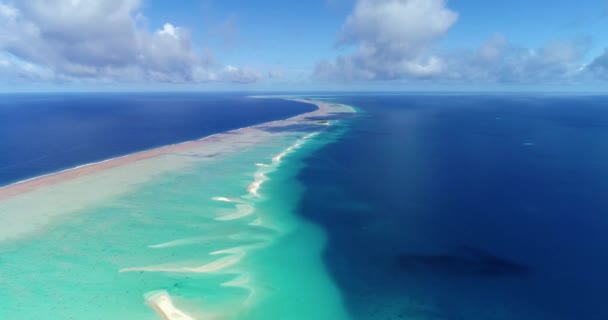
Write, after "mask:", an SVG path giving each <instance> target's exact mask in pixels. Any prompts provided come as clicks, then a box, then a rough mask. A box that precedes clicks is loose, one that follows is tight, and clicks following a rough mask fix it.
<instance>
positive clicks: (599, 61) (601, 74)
mask: <svg viewBox="0 0 608 320" xmlns="http://www.w3.org/2000/svg"><path fill="white" fill-rule="evenodd" d="M585 71H587V72H588V73H590V74H591V75H593V76H595V77H596V78H599V79H603V80H608V49H605V51H604V53H603V54H601V55H599V56H598V57H596V58H595V59H594V60H593V61H592V62H591V63H590V64H589V65H588V66H587V67H586V69H585Z"/></svg>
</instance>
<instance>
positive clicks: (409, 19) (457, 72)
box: [314, 0, 608, 84]
mask: <svg viewBox="0 0 608 320" xmlns="http://www.w3.org/2000/svg"><path fill="white" fill-rule="evenodd" d="M457 20H458V14H457V13H456V12H454V11H452V10H450V9H449V8H448V7H447V6H446V2H445V1H444V0H357V3H356V5H355V7H354V10H353V12H352V13H351V14H350V15H349V16H348V18H347V19H346V21H345V23H344V25H343V29H342V31H341V32H340V33H339V35H338V40H337V42H338V46H339V47H340V48H342V49H345V50H347V53H344V54H342V55H339V56H338V57H336V58H335V59H334V60H324V61H320V62H319V63H318V64H317V65H316V68H315V71H314V76H315V77H316V78H317V79H323V80H338V81H353V80H354V81H360V80H369V81H373V80H380V81H382V80H403V81H405V82H412V81H416V80H428V79H432V80H433V83H446V84H447V83H459V84H463V83H476V84H488V83H489V84H496V83H520V84H525V83H536V84H538V83H546V84H550V83H560V84H563V83H570V82H577V81H579V80H581V79H582V78H583V77H584V75H585V74H593V75H594V76H595V77H600V78H601V77H603V78H604V79H608V50H607V53H606V54H604V55H602V56H600V57H598V58H596V59H595V60H594V61H593V62H592V63H591V64H590V65H589V66H587V67H586V68H585V65H584V62H585V55H586V53H587V51H588V49H589V48H590V46H591V41H590V40H589V39H586V38H581V39H574V40H554V41H550V42H547V43H545V44H544V45H542V46H541V47H539V48H526V47H523V46H519V45H517V44H514V43H511V42H510V41H509V40H508V39H507V38H506V37H505V36H503V35H500V34H497V35H495V36H493V37H491V38H490V39H488V40H487V41H486V42H484V43H482V44H481V45H480V46H479V47H478V48H468V49H451V50H445V49H444V50H443V51H442V52H437V51H434V50H433V44H434V43H436V42H437V41H438V40H439V39H441V38H442V37H443V36H444V35H446V34H447V33H448V31H449V30H450V28H451V27H452V26H453V25H454V24H455V23H456V22H457ZM348 49H351V50H350V51H348Z"/></svg>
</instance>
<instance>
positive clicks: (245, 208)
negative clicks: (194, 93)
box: [215, 204, 255, 221]
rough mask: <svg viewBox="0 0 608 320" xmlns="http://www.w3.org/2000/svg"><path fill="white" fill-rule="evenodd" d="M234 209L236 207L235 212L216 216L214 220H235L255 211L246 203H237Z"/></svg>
mask: <svg viewBox="0 0 608 320" xmlns="http://www.w3.org/2000/svg"><path fill="white" fill-rule="evenodd" d="M236 209H237V211H236V212H235V213H232V214H228V215H224V216H220V217H217V218H215V220H217V221H230V220H237V219H241V218H244V217H247V216H250V215H252V214H253V211H255V209H254V208H253V206H251V205H248V204H237V205H236Z"/></svg>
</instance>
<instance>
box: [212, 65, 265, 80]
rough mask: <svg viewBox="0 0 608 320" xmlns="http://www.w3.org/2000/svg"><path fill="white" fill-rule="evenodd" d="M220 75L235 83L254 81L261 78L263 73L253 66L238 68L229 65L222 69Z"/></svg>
mask: <svg viewBox="0 0 608 320" xmlns="http://www.w3.org/2000/svg"><path fill="white" fill-rule="evenodd" d="M219 77H220V78H222V79H224V80H226V81H230V82H234V83H252V82H256V81H258V80H260V79H261V78H262V74H261V73H260V72H258V71H257V70H254V69H251V68H238V67H235V66H231V65H228V66H226V67H225V68H224V70H222V72H221V73H220V74H219Z"/></svg>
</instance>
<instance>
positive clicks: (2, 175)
mask: <svg viewBox="0 0 608 320" xmlns="http://www.w3.org/2000/svg"><path fill="white" fill-rule="evenodd" d="M311 110H314V106H312V105H307V104H302V103H297V102H291V101H285V100H279V99H271V100H270V99H252V98H247V97H246V95H239V94H186V93H163V94H160V93H159V94H149V93H147V94H133V93H129V94H127V93H124V94H108V93H105V94H4V95H1V96H0V186H1V185H6V184H9V183H11V182H16V181H20V180H24V179H28V178H32V177H36V176H39V175H42V174H47V173H51V172H56V171H60V170H63V169H68V168H72V167H75V166H77V165H81V164H86V163H91V162H96V161H101V160H106V159H109V158H113V157H117V156H122V155H126V154H130V153H133V152H137V151H142V150H147V149H152V148H155V147H160V146H164V145H168V144H173V143H178V142H184V141H189V140H194V139H198V138H202V137H204V136H208V135H211V134H214V133H219V132H224V131H228V130H231V129H237V128H242V127H246V126H251V125H254V124H259V123H264V122H268V121H272V120H279V119H284V118H288V117H290V116H294V115H297V114H300V113H303V112H307V111H311Z"/></svg>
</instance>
